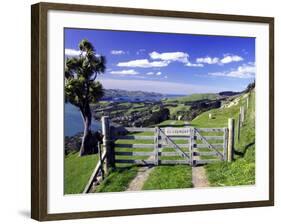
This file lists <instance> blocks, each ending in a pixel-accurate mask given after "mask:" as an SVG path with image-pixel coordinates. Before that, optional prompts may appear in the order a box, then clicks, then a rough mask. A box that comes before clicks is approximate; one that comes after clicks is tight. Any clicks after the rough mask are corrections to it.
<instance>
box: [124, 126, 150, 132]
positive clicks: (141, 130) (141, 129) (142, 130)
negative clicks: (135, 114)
mask: <svg viewBox="0 0 281 224" xmlns="http://www.w3.org/2000/svg"><path fill="white" fill-rule="evenodd" d="M124 129H125V130H127V131H128V132H154V128H135V127H133V128H131V127H125V128H124Z"/></svg>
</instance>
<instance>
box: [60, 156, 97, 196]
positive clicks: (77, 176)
mask: <svg viewBox="0 0 281 224" xmlns="http://www.w3.org/2000/svg"><path fill="white" fill-rule="evenodd" d="M97 162H98V156H97V155H89V156H83V157H79V156H78V153H71V154H68V155H67V156H66V157H65V159H64V193H65V194H78V193H82V192H83V190H84V187H85V186H86V184H87V183H88V180H89V178H90V176H91V174H92V172H93V170H94V168H95V166H96V164H97Z"/></svg>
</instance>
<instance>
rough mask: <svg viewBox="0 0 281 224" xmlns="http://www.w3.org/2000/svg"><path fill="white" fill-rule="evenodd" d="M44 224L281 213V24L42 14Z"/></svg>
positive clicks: (39, 178)
mask: <svg viewBox="0 0 281 224" xmlns="http://www.w3.org/2000/svg"><path fill="white" fill-rule="evenodd" d="M31 28H32V33H31V37H32V49H31V57H32V60H31V61H32V65H31V70H32V74H31V76H32V83H31V84H32V96H31V97H32V105H31V111H32V130H31V132H32V149H31V150H32V153H31V154H32V164H31V165H32V169H31V170H32V173H31V175H32V178H31V179H32V185H31V186H32V189H31V192H32V200H31V201H32V208H31V211H32V212H31V216H32V218H34V219H36V220H40V221H45V220H58V219H76V218H90V217H107V216H123V215H138V214H155V213H167V212H186V211H198V210H211V209H224V208H243V207H258V206H272V205H273V204H274V18H270V17H256V16H240V15H222V14H209V13H194V12H182V11H162V10H150V9H136V8H116V7H103V6H90V5H70V4H56V3H38V4H35V5H32V24H31Z"/></svg>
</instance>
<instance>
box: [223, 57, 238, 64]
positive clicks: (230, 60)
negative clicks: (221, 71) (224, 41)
mask: <svg viewBox="0 0 281 224" xmlns="http://www.w3.org/2000/svg"><path fill="white" fill-rule="evenodd" d="M238 61H243V58H242V57H240V56H238V55H226V56H224V58H222V59H221V60H220V62H221V63H223V64H228V63H231V62H238Z"/></svg>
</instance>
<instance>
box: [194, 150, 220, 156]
mask: <svg viewBox="0 0 281 224" xmlns="http://www.w3.org/2000/svg"><path fill="white" fill-rule="evenodd" d="M193 155H194V156H219V154H218V153H217V152H214V151H212V152H198V151H195V152H193Z"/></svg>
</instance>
